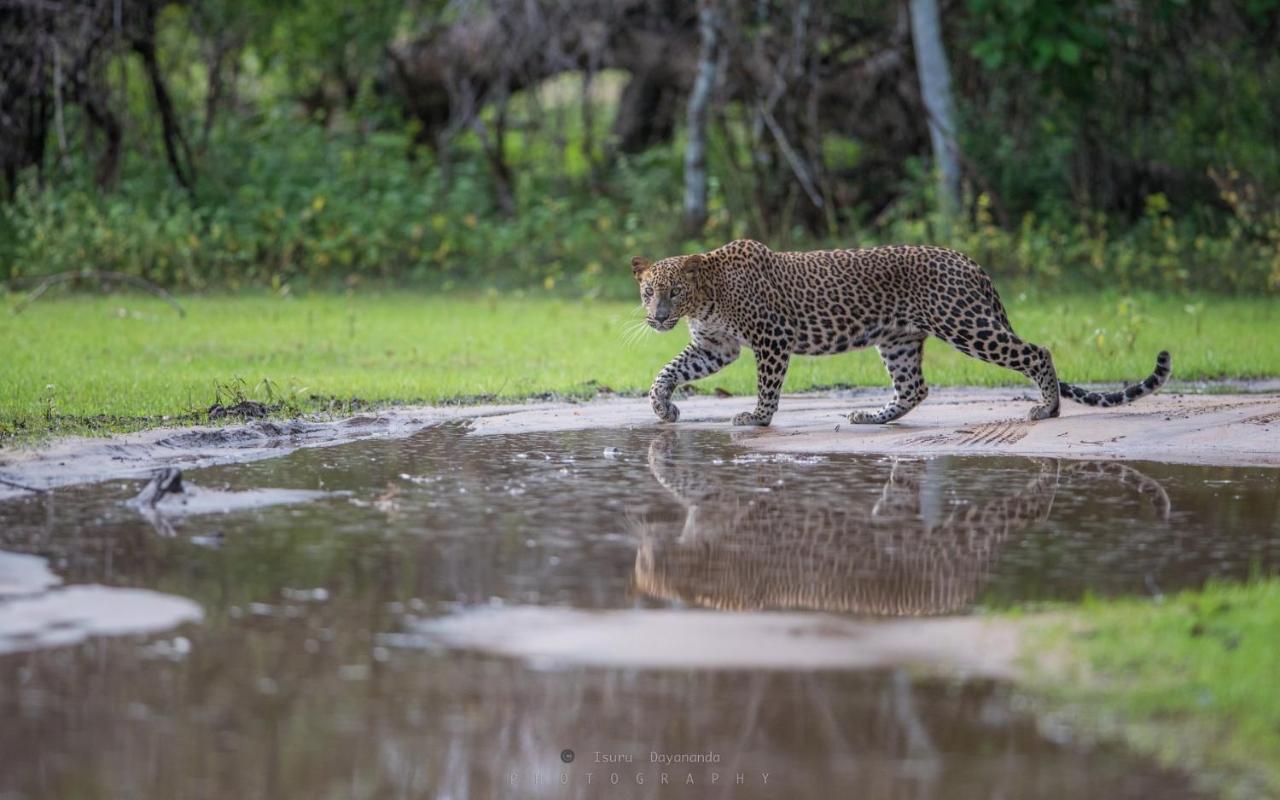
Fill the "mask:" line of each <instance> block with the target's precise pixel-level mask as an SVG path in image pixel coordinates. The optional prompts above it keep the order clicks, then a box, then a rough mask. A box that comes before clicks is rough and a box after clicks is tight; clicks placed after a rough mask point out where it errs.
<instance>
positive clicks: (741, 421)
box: [733, 411, 773, 427]
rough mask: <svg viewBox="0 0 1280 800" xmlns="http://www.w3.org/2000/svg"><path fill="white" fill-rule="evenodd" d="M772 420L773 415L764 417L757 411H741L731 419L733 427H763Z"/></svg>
mask: <svg viewBox="0 0 1280 800" xmlns="http://www.w3.org/2000/svg"><path fill="white" fill-rule="evenodd" d="M772 420H773V415H772V414H770V415H769V416H767V417H766V416H765V415H764V414H761V413H760V412H759V411H743V412H742V413H741V414H738V415H737V416H735V417H734V418H733V424H734V425H753V426H755V427H764V426H765V425H768V424H769V423H770V421H772Z"/></svg>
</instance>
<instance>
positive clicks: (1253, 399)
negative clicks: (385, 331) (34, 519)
mask: <svg viewBox="0 0 1280 800" xmlns="http://www.w3.org/2000/svg"><path fill="white" fill-rule="evenodd" d="M886 398H887V393H886V392H883V391H878V390H861V391H846V392H837V393H831V394H805V395H792V396H787V397H785V398H784V399H783V402H782V407H781V409H780V410H779V412H778V414H777V415H776V416H775V417H774V420H773V424H772V425H771V426H770V427H768V428H764V429H750V428H731V427H730V426H729V420H730V419H731V418H732V416H733V415H734V414H735V413H737V412H739V411H742V410H744V409H749V408H750V406H751V404H752V399H751V398H746V397H724V398H721V397H702V396H695V397H688V398H685V399H683V400H681V401H679V403H678V405H679V406H680V408H681V419H680V422H678V423H676V425H675V426H674V427H676V428H678V429H691V428H692V429H714V430H723V429H727V430H730V431H731V433H732V434H733V436H734V439H735V441H736V442H738V443H739V444H742V445H744V446H748V447H753V448H757V449H760V450H768V451H775V452H793V453H806V452H807V453H890V454H898V455H921V456H927V455H1024V456H1049V457H1058V458H1075V459H1093V458H1105V459H1116V460H1150V461H1167V462H1171V463H1181V464H1207V465H1222V466H1280V393H1274V392H1271V393H1257V394H1239V393H1235V394H1182V393H1177V392H1164V393H1161V394H1158V395H1155V396H1154V397H1149V398H1145V399H1143V400H1142V401H1140V402H1137V403H1134V404H1133V405H1129V406H1123V407H1121V408H1115V409H1095V408H1089V407H1087V406H1081V405H1077V404H1075V403H1067V402H1064V403H1063V413H1062V416H1061V417H1059V418H1058V419H1052V420H1045V421H1042V422H1039V423H1031V422H1028V421H1027V420H1026V418H1025V416H1024V415H1025V413H1026V410H1027V409H1028V408H1029V407H1030V405H1031V402H1032V397H1031V395H1030V394H1029V393H1028V392H1026V391H1023V390H1015V389H963V388H961V389H935V390H934V391H933V393H932V395H931V397H930V398H929V399H928V400H927V401H926V402H925V403H924V404H923V405H921V406H920V407H919V408H917V409H915V410H914V411H912V412H911V413H910V414H909V415H907V416H906V417H904V418H903V419H902V420H899V421H898V422H895V423H892V424H889V425H880V426H873V425H851V424H850V423H849V422H848V420H847V416H848V414H849V412H850V411H851V410H853V409H857V408H870V407H875V406H877V405H879V404H880V403H882V402H884V401H885V399H886ZM459 419H468V420H473V425H474V430H475V432H476V433H479V434H486V433H488V434H497V433H533V432H546V431H569V430H580V429H588V428H602V427H631V426H639V427H654V428H657V427H660V424H659V423H658V422H657V421H656V420H655V419H654V417H653V415H652V413H651V412H650V410H649V407H648V403H647V402H646V401H645V400H643V399H638V398H621V399H608V400H596V401H592V402H587V403H531V404H524V405H519V404H517V405H505V406H445V407H414V408H398V409H388V410H386V411H384V412H382V413H379V414H377V415H362V416H356V417H351V418H348V419H343V420H337V421H332V422H319V421H311V420H293V421H288V422H255V423H251V424H247V425H233V426H229V427H222V428H213V427H198V428H188V429H181V430H173V429H159V430H152V431H144V432H141V433H134V434H127V435H122V436H114V437H110V438H106V439H89V438H73V439H65V440H62V441H59V442H57V443H54V444H52V445H48V446H44V447H40V448H36V449H31V450H9V451H7V452H3V453H0V479H4V480H7V481H10V482H12V483H16V484H20V485H23V486H29V487H34V488H38V489H46V488H51V487H56V486H68V485H74V484H79V483H91V482H96V481H103V480H111V479H116V478H126V477H140V476H143V475H146V474H148V473H149V472H150V471H152V470H154V469H156V468H158V467H163V466H177V467H181V468H193V467H207V466H214V465H218V464H232V463H241V462H247V461H254V460H258V459H262V458H272V457H277V456H281V455H284V454H286V453H289V452H291V451H293V450H295V449H298V448H305V447H325V446H332V445H336V444H343V443H346V442H353V441H360V440H364V439H387V438H392V439H394V438H402V437H405V436H408V435H411V434H412V433H414V432H415V431H418V430H421V429H423V428H425V427H428V426H430V425H435V424H439V423H441V422H445V421H449V420H459ZM22 493H23V492H22V490H21V489H19V488H17V487H15V486H13V485H6V484H3V483H0V500H3V499H5V498H8V497H14V496H17V495H20V494H22Z"/></svg>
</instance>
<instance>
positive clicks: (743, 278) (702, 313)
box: [631, 239, 1169, 425]
mask: <svg viewBox="0 0 1280 800" xmlns="http://www.w3.org/2000/svg"><path fill="white" fill-rule="evenodd" d="M631 267H632V273H633V274H634V276H635V278H636V281H637V283H639V285H640V295H641V300H642V301H643V303H644V307H645V319H646V321H647V322H648V324H649V325H650V327H652V328H654V329H656V330H659V331H669V330H671V329H672V328H673V327H675V325H676V323H677V322H678V321H679V319H680V318H681V317H685V318H687V319H688V320H689V332H690V334H691V339H692V340H691V341H690V343H689V345H688V346H687V347H685V349H684V350H683V351H682V352H681V353H680V354H679V355H678V356H676V357H675V359H673V360H672V361H671V363H669V364H667V365H666V367H664V368H663V369H662V371H661V372H659V373H658V377H657V378H656V379H655V380H654V382H653V388H652V389H650V392H649V397H650V400H651V401H652V404H653V410H654V413H656V414H657V415H658V418H659V419H661V420H663V421H665V422H675V421H676V420H677V419H678V418H679V415H680V412H679V410H678V409H677V408H676V406H675V405H674V404H673V403H672V402H671V393H672V392H673V391H674V390H675V388H676V386H677V385H678V384H680V383H682V382H685V381H693V380H697V379H699V378H705V377H706V376H708V375H711V374H712V373H715V372H718V371H719V370H721V369H723V368H724V367H725V366H726V365H728V364H730V363H731V362H733V361H734V360H735V359H736V358H737V357H738V355H739V353H740V352H741V348H742V347H743V346H744V345H745V346H747V347H750V348H751V349H752V350H753V351H754V352H755V356H756V382H757V394H758V397H757V401H756V408H755V410H754V411H749V412H744V413H742V414H738V415H737V416H736V417H734V418H733V423H734V424H735V425H768V424H769V422H770V421H771V420H772V419H773V414H774V412H775V411H777V410H778V397H779V395H780V394H781V392H782V382H783V379H784V378H785V377H786V374H787V364H788V362H789V360H790V358H791V356H793V355H829V354H832V353H843V352H845V351H847V350H853V349H856V348H861V347H870V346H873V345H874V346H875V347H876V348H877V349H878V350H879V351H880V356H881V358H883V359H884V363H885V367H886V368H887V369H888V371H889V376H890V377H891V378H892V380H893V388H894V396H893V399H892V400H891V401H890V402H889V403H888V404H887V405H885V406H884V407H883V408H880V409H878V410H875V411H855V412H854V413H853V414H851V415H850V416H849V420H850V421H851V422H856V423H884V422H891V421H893V420H895V419H898V418H899V417H901V416H902V415H903V414H905V413H907V412H908V411H910V410H911V409H913V408H915V407H916V406H917V405H919V404H920V402H921V401H922V400H924V399H925V397H926V396H927V395H928V393H929V389H928V387H927V386H926V385H925V380H924V374H923V372H922V371H921V357H922V355H923V352H924V340H925V339H926V338H927V337H929V336H936V337H938V338H939V339H942V340H943V341H945V342H948V343H950V344H951V345H952V346H953V347H955V348H956V349H957V350H959V351H960V352H962V353H964V354H966V355H970V356H973V357H974V358H977V359H981V360H982V361H988V362H990V363H992V364H999V365H1000V366H1002V367H1008V368H1009V369H1012V370H1016V371H1018V372H1021V373H1022V374H1023V375H1026V376H1027V377H1028V378H1030V379H1031V380H1033V381H1035V383H1036V385H1037V386H1039V387H1040V392H1041V395H1042V399H1043V402H1042V403H1041V404H1040V405H1037V406H1035V407H1033V408H1032V409H1031V414H1030V416H1031V419H1033V420H1039V419H1045V418H1048V417H1056V416H1058V411H1059V400H1060V396H1061V395H1065V396H1067V397H1069V398H1071V399H1072V400H1075V401H1076V402H1079V403H1085V404H1086V405H1091V406H1115V405H1121V404H1123V403H1129V402H1132V401H1133V400H1136V399H1138V398H1139V397H1142V396H1144V395H1148V394H1151V393H1152V392H1154V391H1156V390H1157V389H1159V388H1160V387H1161V386H1162V385H1164V382H1165V381H1166V380H1167V379H1168V377H1169V354H1168V353H1167V352H1161V353H1160V355H1159V356H1157V357H1156V368H1155V371H1154V372H1153V373H1151V375H1150V376H1148V377H1147V378H1146V379H1145V380H1143V381H1142V382H1141V383H1135V384H1133V385H1131V386H1128V387H1126V388H1125V389H1123V390H1121V391H1116V392H1089V391H1086V390H1084V389H1081V388H1079V387H1076V386H1072V385H1070V384H1067V383H1062V382H1060V381H1059V380H1058V376H1057V373H1056V372H1055V371H1054V368H1053V359H1052V357H1051V356H1050V355H1049V351H1048V350H1046V349H1045V348H1043V347H1040V346H1038V345H1034V344H1031V343H1029V342H1025V341H1023V340H1022V339H1020V338H1018V336H1017V334H1015V333H1014V332H1013V328H1012V327H1011V326H1010V325H1009V318H1008V317H1007V316H1006V315H1005V311H1004V306H1003V305H1001V303H1000V297H999V296H998V295H997V294H996V290H995V287H994V286H992V284H991V278H990V277H988V275H987V274H986V273H985V272H983V270H982V268H981V267H979V266H978V265H977V264H975V263H974V262H973V261H972V260H971V259H969V258H968V257H967V256H965V255H963V254H961V253H957V252H955V251H954V250H947V249H945V248H942V247H921V246H913V245H898V246H888V247H873V248H869V249H864V250H818V251H812V252H805V253H780V252H774V251H773V250H770V249H769V248H768V247H766V246H765V245H763V244H761V243H759V242H754V241H751V240H748V239H743V240H738V241H734V242H730V243H729V244H726V245H724V246H723V247H720V248H717V249H715V250H712V251H711V252H709V253H703V254H698V255H691V256H675V257H672V258H665V259H662V260H661V261H658V262H655V263H650V262H649V261H646V260H645V259H643V258H640V257H638V256H637V257H636V258H634V259H632V262H631Z"/></svg>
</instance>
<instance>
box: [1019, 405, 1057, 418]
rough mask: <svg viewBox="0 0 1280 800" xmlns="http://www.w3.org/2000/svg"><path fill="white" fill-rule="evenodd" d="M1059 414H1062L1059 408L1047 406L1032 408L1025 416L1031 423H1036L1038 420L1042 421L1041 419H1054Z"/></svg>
mask: <svg viewBox="0 0 1280 800" xmlns="http://www.w3.org/2000/svg"><path fill="white" fill-rule="evenodd" d="M1060 413H1062V411H1061V407H1060V406H1053V407H1052V408H1050V407H1049V406H1032V407H1031V411H1030V413H1028V414H1027V417H1028V419H1030V420H1031V421H1032V422H1038V421H1039V420H1042V419H1049V418H1050V417H1056V416H1058V415H1059V414H1060Z"/></svg>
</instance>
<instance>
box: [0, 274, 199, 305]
mask: <svg viewBox="0 0 1280 800" xmlns="http://www.w3.org/2000/svg"><path fill="white" fill-rule="evenodd" d="M77 278H84V279H90V278H92V279H96V280H99V281H102V282H103V283H106V282H108V281H120V282H122V283H129V284H132V285H134V286H137V287H139V288H142V289H146V290H147V291H148V292H151V293H152V294H154V295H155V296H156V297H159V298H160V299H161V300H163V301H165V302H166V303H168V304H169V305H171V306H173V310H174V311H177V312H178V316H180V317H185V316H186V315H187V312H186V310H185V309H184V308H183V307H182V306H180V305H178V301H177V300H175V299H174V297H173V295H171V294H169V293H168V292H166V291H165V290H164V289H161V288H160V287H159V286H156V285H155V284H154V283H152V282H151V281H148V280H145V279H143V278H139V277H138V276H136V275H127V274H125V273H123V272H111V271H109V270H101V269H79V270H73V271H71V272H59V273H58V274H56V275H49V276H48V277H46V278H45V279H44V280H42V281H40V284H39V285H38V286H36V288H35V289H33V290H31V293H30V294H28V295H27V296H26V297H24V298H22V299H21V300H20V301H18V304H17V305H16V306H14V307H13V313H15V314H21V313H22V312H23V310H24V309H25V308H26V307H27V306H29V305H31V304H32V303H34V302H35V301H36V300H39V299H40V297H41V296H42V295H43V294H44V293H45V292H47V291H49V289H51V288H52V287H54V286H56V285H58V284H60V283H66V282H67V281H73V280H75V279H77Z"/></svg>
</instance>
